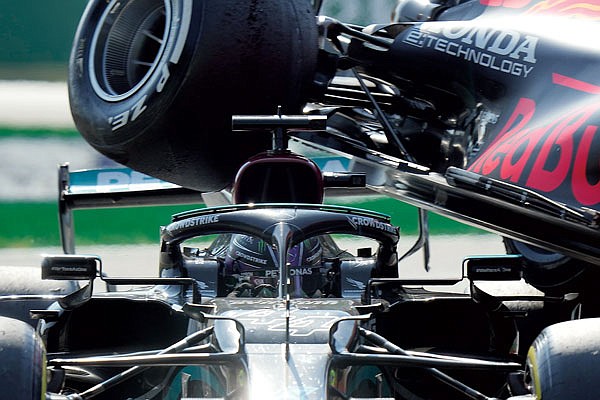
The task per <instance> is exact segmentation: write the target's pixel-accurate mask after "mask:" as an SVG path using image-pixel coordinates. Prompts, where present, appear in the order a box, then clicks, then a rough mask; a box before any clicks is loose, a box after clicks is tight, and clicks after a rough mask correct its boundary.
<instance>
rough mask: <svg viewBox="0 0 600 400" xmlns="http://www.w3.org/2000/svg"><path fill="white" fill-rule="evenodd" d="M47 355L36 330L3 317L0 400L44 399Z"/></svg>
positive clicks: (0, 330)
mask: <svg viewBox="0 0 600 400" xmlns="http://www.w3.org/2000/svg"><path fill="white" fill-rule="evenodd" d="M45 370H46V352H45V348H44V344H43V342H42V340H41V339H40V337H39V335H38V334H37V333H36V332H35V330H34V329H33V327H31V326H30V325H28V324H26V323H25V322H23V321H19V320H16V319H13V318H6V317H0V387H2V390H1V391H0V400H31V399H43V398H44V397H45V394H46V384H45V380H46V374H45Z"/></svg>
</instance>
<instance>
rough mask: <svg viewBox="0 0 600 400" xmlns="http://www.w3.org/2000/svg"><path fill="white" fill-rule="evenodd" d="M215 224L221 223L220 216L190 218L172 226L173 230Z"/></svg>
mask: <svg viewBox="0 0 600 400" xmlns="http://www.w3.org/2000/svg"><path fill="white" fill-rule="evenodd" d="M215 222H219V214H216V215H201V216H199V217H194V218H188V219H184V220H181V221H177V222H174V223H173V224H172V225H171V230H180V229H186V228H193V227H195V226H202V225H208V224H213V223H215Z"/></svg>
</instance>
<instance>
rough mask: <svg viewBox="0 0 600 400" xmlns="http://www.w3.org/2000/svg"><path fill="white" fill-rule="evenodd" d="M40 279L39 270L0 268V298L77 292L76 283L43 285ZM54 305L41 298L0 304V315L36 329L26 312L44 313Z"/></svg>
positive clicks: (33, 268) (30, 268)
mask: <svg viewBox="0 0 600 400" xmlns="http://www.w3.org/2000/svg"><path fill="white" fill-rule="evenodd" d="M41 276H42V274H41V271H40V268H38V267H15V266H0V296H15V295H51V296H66V295H67V294H69V293H72V292H74V291H75V290H77V289H78V288H79V283H78V282H77V281H67V280H65V281H45V280H42V278H41ZM54 301H55V300H52V299H43V298H39V299H34V298H31V299H27V300H23V299H20V300H14V301H3V302H2V303H0V315H2V316H4V317H10V318H15V319H19V320H21V321H23V322H27V323H28V324H30V325H31V326H35V325H36V323H37V320H34V319H31V317H30V314H29V311H30V310H44V309H46V308H47V307H48V306H49V305H50V304H52V303H53V302H54Z"/></svg>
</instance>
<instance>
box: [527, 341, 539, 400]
mask: <svg viewBox="0 0 600 400" xmlns="http://www.w3.org/2000/svg"><path fill="white" fill-rule="evenodd" d="M527 364H528V365H529V369H530V370H531V375H532V380H533V390H534V394H535V398H536V399H537V400H542V388H541V383H540V373H539V370H538V364H537V359H536V354H535V348H534V347H533V346H531V347H530V348H529V351H528V352H527Z"/></svg>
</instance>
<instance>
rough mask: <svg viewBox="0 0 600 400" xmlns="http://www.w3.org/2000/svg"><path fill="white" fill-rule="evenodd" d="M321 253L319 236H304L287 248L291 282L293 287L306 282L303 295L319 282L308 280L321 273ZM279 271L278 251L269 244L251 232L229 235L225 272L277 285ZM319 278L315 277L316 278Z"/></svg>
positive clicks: (249, 280) (313, 288)
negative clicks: (249, 234)
mask: <svg viewBox="0 0 600 400" xmlns="http://www.w3.org/2000/svg"><path fill="white" fill-rule="evenodd" d="M322 254H323V249H322V248H321V242H320V241H319V238H318V237H312V238H310V239H307V240H304V241H303V242H301V243H299V244H297V245H295V246H292V247H291V248H290V249H289V250H288V254H287V262H288V263H289V266H290V277H291V281H292V286H293V287H295V288H296V289H298V288H299V287H300V286H302V288H305V286H306V289H308V292H307V293H305V294H306V295H310V296H312V295H313V294H314V292H315V291H316V289H318V285H315V284H314V283H313V284H309V282H314V281H316V279H314V278H315V277H320V275H321V274H320V270H319V267H320V265H321V257H322ZM278 274H279V267H278V262H277V254H276V252H275V250H274V249H273V248H272V247H271V246H269V245H268V244H267V243H265V242H264V241H263V240H261V239H258V238H256V237H253V236H248V235H243V234H234V235H232V237H231V240H230V243H229V248H228V250H227V254H226V256H225V275H239V276H240V277H242V278H243V279H244V282H246V283H251V284H254V285H264V284H269V285H272V286H273V287H276V286H277V281H278ZM320 280H321V279H318V281H319V282H320ZM314 286H317V287H314ZM305 291H306V290H305Z"/></svg>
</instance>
